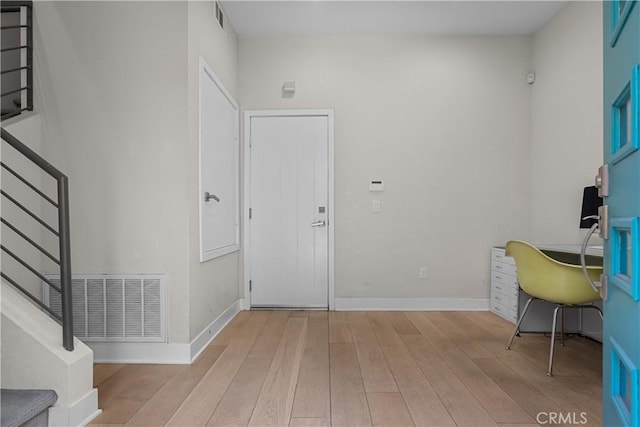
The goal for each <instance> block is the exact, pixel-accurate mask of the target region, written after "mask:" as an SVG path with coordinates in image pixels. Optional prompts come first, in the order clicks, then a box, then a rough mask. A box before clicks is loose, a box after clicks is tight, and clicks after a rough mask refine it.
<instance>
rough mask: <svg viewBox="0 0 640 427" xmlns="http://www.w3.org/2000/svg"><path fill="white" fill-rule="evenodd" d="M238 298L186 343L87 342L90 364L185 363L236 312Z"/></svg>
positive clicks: (197, 353) (207, 342) (196, 355)
mask: <svg viewBox="0 0 640 427" xmlns="http://www.w3.org/2000/svg"><path fill="white" fill-rule="evenodd" d="M243 305H244V302H243V300H242V299H238V300H236V301H235V302H234V303H233V304H231V305H230V306H229V307H228V308H227V309H226V310H225V311H224V312H222V314H221V315H220V316H218V317H217V318H216V319H215V320H214V321H213V322H211V323H210V324H209V325H208V326H207V327H206V328H204V330H203V331H202V332H200V334H198V336H197V337H196V338H195V339H194V340H193V341H191V343H189V344H174V343H155V342H153V343H151V342H150V343H133V342H87V343H85V344H87V346H89V347H90V348H91V349H92V350H93V361H94V363H161V364H178V365H188V364H190V363H191V362H192V361H193V360H195V358H196V357H198V355H199V354H200V353H201V352H202V350H204V348H205V347H206V346H207V345H208V344H209V343H210V342H211V341H212V340H213V339H214V338H215V337H216V335H218V334H219V333H220V331H221V330H222V329H223V328H224V327H225V326H226V325H227V323H229V321H231V319H233V318H234V317H235V316H236V314H238V313H239V312H240V310H241V309H242V307H243Z"/></svg>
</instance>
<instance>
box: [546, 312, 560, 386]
mask: <svg viewBox="0 0 640 427" xmlns="http://www.w3.org/2000/svg"><path fill="white" fill-rule="evenodd" d="M560 309H562V306H560V305H558V306H556V308H555V310H553V324H552V325H551V349H550V350H549V371H548V372H547V375H549V376H550V377H552V376H553V373H552V372H551V370H552V368H553V347H554V344H555V342H556V324H557V323H558V311H559V310H560Z"/></svg>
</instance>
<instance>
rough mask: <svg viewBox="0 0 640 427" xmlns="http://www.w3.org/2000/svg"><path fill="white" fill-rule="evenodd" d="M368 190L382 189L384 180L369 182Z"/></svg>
mask: <svg viewBox="0 0 640 427" xmlns="http://www.w3.org/2000/svg"><path fill="white" fill-rule="evenodd" d="M369 191H384V182H382V181H371V182H369Z"/></svg>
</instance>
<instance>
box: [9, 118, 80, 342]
mask: <svg viewBox="0 0 640 427" xmlns="http://www.w3.org/2000/svg"><path fill="white" fill-rule="evenodd" d="M1 131H2V140H3V141H5V142H6V143H8V144H9V145H10V146H12V147H13V148H14V149H15V150H17V151H18V152H19V153H21V154H22V155H23V156H25V157H26V158H27V159H29V160H30V161H31V162H33V163H34V164H35V165H36V166H38V167H39V168H40V169H42V170H43V171H44V172H46V173H47V174H49V175H50V176H51V177H52V178H54V179H55V180H56V182H57V190H58V197H57V200H53V199H52V198H51V197H49V196H47V195H46V194H44V193H43V192H42V191H40V190H39V189H38V188H37V187H36V186H35V185H33V184H32V183H30V182H29V181H28V180H27V179H25V178H24V177H22V176H21V175H20V174H19V173H18V172H16V171H15V170H14V169H13V168H11V167H10V166H8V165H7V164H5V163H4V162H3V161H0V166H1V167H2V168H3V169H4V170H6V171H7V172H8V173H10V174H11V175H13V176H15V177H16V178H17V179H18V180H19V181H21V182H22V183H23V184H25V186H26V187H27V188H28V189H30V190H32V191H34V192H35V193H36V194H38V195H39V196H40V197H41V198H42V199H43V200H45V201H46V202H47V203H49V204H51V205H52V206H53V207H54V208H56V209H57V211H58V229H57V230H56V229H55V228H54V227H52V226H51V225H50V224H48V223H47V222H46V221H45V220H43V219H42V218H40V217H39V216H38V215H36V214H35V213H33V211H31V210H30V209H29V208H27V207H26V206H25V205H24V204H22V203H20V202H19V201H18V200H17V199H16V198H15V197H13V196H12V195H11V194H9V193H8V192H7V191H5V190H4V189H2V190H0V194H1V195H2V196H3V197H4V198H5V199H6V200H7V201H9V202H10V203H12V204H13V205H15V206H17V207H18V208H19V209H20V210H22V211H23V212H24V213H25V214H27V215H29V216H30V217H31V218H33V219H34V220H36V221H37V222H38V223H39V224H40V225H41V226H42V227H44V228H45V229H46V230H47V231H48V232H50V233H51V234H53V235H54V236H56V237H57V238H58V242H59V254H58V256H57V257H56V256H55V255H54V254H52V253H51V252H49V251H47V250H46V249H45V248H44V247H42V246H41V245H40V244H39V243H38V242H36V241H35V240H33V239H32V238H30V237H29V236H27V235H26V234H25V233H23V232H22V231H21V230H20V229H19V228H18V227H16V226H15V225H14V224H12V223H11V222H9V221H8V220H7V219H6V218H4V217H3V218H0V221H1V222H2V224H4V225H5V226H6V227H8V228H9V229H10V230H11V231H13V232H14V233H15V234H16V235H17V236H19V237H20V238H22V239H23V240H25V241H26V242H27V243H29V244H30V245H31V246H33V247H34V248H35V249H37V250H38V251H39V252H41V253H42V254H43V255H45V256H46V257H47V258H49V259H50V260H52V261H53V262H54V263H55V264H57V265H58V266H59V268H60V286H58V285H56V284H55V283H53V282H52V281H51V280H49V279H48V278H47V277H45V276H44V275H43V274H42V273H41V272H39V271H38V270H36V269H35V268H34V267H33V266H31V265H29V263H27V262H26V261H24V260H23V259H22V258H20V257H19V256H18V255H17V254H16V253H15V252H14V251H12V250H11V249H10V248H7V247H6V246H5V245H4V243H2V244H0V249H1V250H2V252H4V253H5V254H6V255H7V256H9V257H11V258H13V259H14V260H15V261H17V262H18V263H19V264H20V265H22V266H23V267H24V268H25V269H27V270H28V271H29V272H31V273H32V274H34V275H35V276H36V277H38V278H39V279H40V280H42V282H44V283H46V284H47V285H48V286H50V287H51V288H53V289H55V290H56V291H57V292H59V293H60V297H61V302H62V316H60V315H59V314H57V313H56V312H54V311H53V310H51V309H50V308H49V307H48V306H47V305H46V304H44V303H43V302H42V301H40V300H39V299H38V298H36V297H35V296H34V295H32V294H31V293H30V292H29V291H27V290H26V289H25V288H24V287H23V286H21V285H20V284H19V283H18V282H17V281H16V280H14V279H12V278H11V277H9V276H8V275H7V274H6V273H5V272H4V271H2V272H0V276H1V277H2V278H3V279H4V280H6V281H7V282H8V283H10V284H11V285H13V286H14V287H15V288H16V289H18V290H19V291H20V292H22V293H23V294H24V295H25V296H26V297H27V298H29V299H30V300H32V301H33V302H34V303H36V304H37V305H38V306H39V307H41V308H42V309H43V310H45V311H46V312H47V313H49V314H50V315H51V316H52V317H53V318H55V319H56V320H58V321H59V322H60V323H61V324H62V345H63V347H64V348H65V349H67V350H69V351H73V313H72V308H71V307H72V300H71V246H70V240H69V183H68V178H67V176H66V175H65V174H63V173H62V172H60V171H59V170H58V169H56V168H55V167H53V166H52V165H51V164H50V163H49V162H47V161H46V160H45V159H43V158H42V157H41V156H40V155H38V154H37V153H36V152H34V151H33V150H31V149H30V148H29V147H27V146H26V145H25V144H23V143H22V142H20V141H19V140H18V139H17V138H15V137H14V136H13V135H11V134H10V133H9V132H8V131H7V130H5V129H4V128H2V129H1Z"/></svg>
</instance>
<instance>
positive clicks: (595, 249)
mask: <svg viewBox="0 0 640 427" xmlns="http://www.w3.org/2000/svg"><path fill="white" fill-rule="evenodd" d="M534 246H535V247H536V248H538V249H540V250H541V251H542V252H560V253H566V254H572V255H580V250H581V249H582V246H581V245H555V244H545V243H540V244H535V245H534ZM585 254H586V255H589V256H592V257H596V258H602V257H603V256H604V254H603V248H602V245H591V246H587V251H586V252H585Z"/></svg>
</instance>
